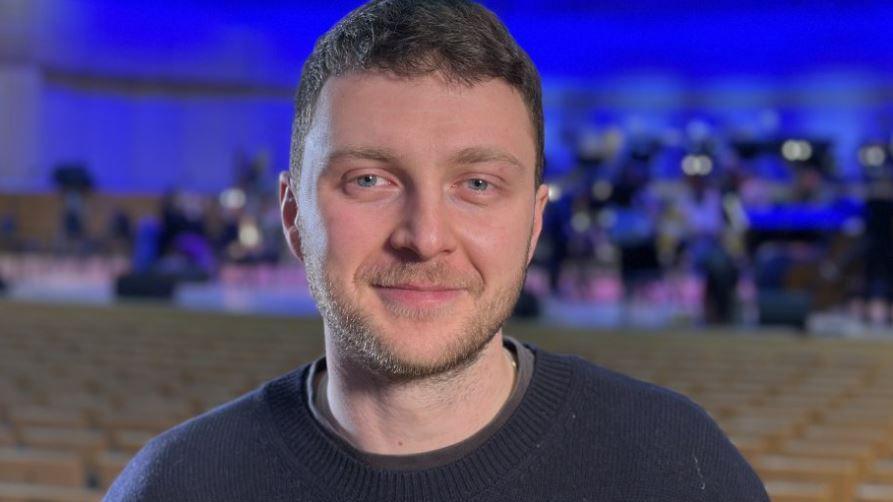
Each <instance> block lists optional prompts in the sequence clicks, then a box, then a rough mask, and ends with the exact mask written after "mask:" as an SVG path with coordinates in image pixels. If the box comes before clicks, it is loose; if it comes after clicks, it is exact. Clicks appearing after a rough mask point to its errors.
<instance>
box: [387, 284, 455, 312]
mask: <svg viewBox="0 0 893 502" xmlns="http://www.w3.org/2000/svg"><path fill="white" fill-rule="evenodd" d="M375 290H376V291H377V292H378V294H379V295H381V296H382V298H383V299H384V300H385V301H387V302H392V303H398V304H402V305H404V306H406V307H410V308H426V307H439V306H441V305H443V304H445V303H448V302H450V301H452V300H454V299H456V298H457V297H458V296H459V295H460V294H462V291H464V289H462V288H455V287H449V286H439V285H434V284H396V285H393V286H379V285H376V286H375Z"/></svg>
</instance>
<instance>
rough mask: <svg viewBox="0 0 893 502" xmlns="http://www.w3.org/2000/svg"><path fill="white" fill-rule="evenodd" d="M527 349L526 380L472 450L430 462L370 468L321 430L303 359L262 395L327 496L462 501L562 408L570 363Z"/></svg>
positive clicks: (505, 467)
mask: <svg viewBox="0 0 893 502" xmlns="http://www.w3.org/2000/svg"><path fill="white" fill-rule="evenodd" d="M531 349H532V350H533V351H534V354H535V362H534V372H533V379H532V380H531V382H530V386H529V387H528V389H527V392H526V394H525V396H524V398H523V400H522V401H521V404H520V405H519V406H518V408H517V409H516V410H515V413H514V414H513V415H512V416H511V418H509V419H508V421H507V422H506V423H505V424H504V425H503V427H502V428H500V429H499V430H498V431H496V432H495V433H494V434H493V436H491V437H490V439H489V440H487V441H486V442H485V443H484V444H483V445H482V446H481V447H480V448H478V449H477V450H476V451H474V452H473V453H471V454H469V455H467V456H465V457H463V458H462V459H460V460H458V461H456V462H453V463H450V464H447V465H444V466H441V467H437V468H435V469H427V470H407V471H391V470H377V469H373V468H372V467H370V466H368V465H367V464H365V463H364V462H363V461H362V460H361V459H360V457H359V456H358V455H357V454H356V450H354V449H353V448H352V447H351V446H350V445H348V444H347V443H345V442H344V441H341V440H339V439H338V438H334V437H332V436H331V435H329V434H328V433H326V432H325V431H324V430H323V428H322V426H320V425H319V424H318V423H317V422H316V421H315V420H314V418H313V416H312V414H311V412H310V409H309V407H308V404H307V398H308V397H307V393H306V392H305V388H306V386H305V385H304V379H305V378H306V377H307V373H308V370H309V365H308V366H304V367H302V368H300V369H298V370H296V371H294V372H292V373H289V374H287V375H285V376H283V377H280V378H278V379H276V380H273V381H272V382H270V383H269V384H267V385H266V386H265V387H264V388H263V390H262V399H263V400H264V402H265V403H266V405H267V407H268V410H269V411H270V417H271V420H272V421H273V422H274V426H275V429H276V432H277V433H278V434H279V436H280V437H281V439H282V441H283V442H284V443H285V445H286V447H287V448H288V450H289V451H290V455H291V456H292V460H293V461H294V462H295V463H296V465H297V466H299V469H300V470H302V471H305V472H306V473H308V474H310V475H311V476H312V478H313V479H314V483H315V484H316V485H317V486H319V487H320V488H322V489H324V490H325V491H326V492H329V493H331V494H332V499H333V500H342V499H351V500H388V501H416V500H435V499H436V500H465V499H468V498H471V497H473V496H474V495H476V494H478V493H480V492H481V491H483V490H485V489H486V488H488V487H491V486H492V485H493V484H494V483H496V482H497V481H499V480H500V479H502V478H503V477H504V476H506V475H507V474H509V473H510V471H511V470H512V469H513V468H515V467H516V466H517V465H518V464H520V463H522V462H523V461H524V460H525V459H526V458H527V457H528V456H529V455H530V453H531V452H532V451H534V450H536V449H537V448H538V447H540V445H541V444H542V442H543V440H544V436H545V435H546V433H547V432H548V429H549V427H550V426H551V425H552V424H554V423H556V421H557V420H556V419H557V417H558V415H559V414H560V413H562V410H564V409H565V408H566V406H565V404H566V403H567V399H566V397H567V393H568V392H569V391H570V387H571V380H572V366H571V365H570V364H569V362H568V360H567V359H563V358H560V357H558V356H555V355H552V354H549V353H547V352H544V351H541V350H538V349H536V348H535V347H531Z"/></svg>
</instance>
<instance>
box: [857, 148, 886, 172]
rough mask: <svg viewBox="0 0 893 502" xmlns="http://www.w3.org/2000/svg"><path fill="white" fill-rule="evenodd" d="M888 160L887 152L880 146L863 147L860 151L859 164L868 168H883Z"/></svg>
mask: <svg viewBox="0 0 893 502" xmlns="http://www.w3.org/2000/svg"><path fill="white" fill-rule="evenodd" d="M886 160H887V152H885V151H884V148H883V147H881V146H880V145H871V146H863V147H862V148H860V149H859V162H861V163H862V165H864V166H868V167H881V166H882V165H884V162H885V161H886Z"/></svg>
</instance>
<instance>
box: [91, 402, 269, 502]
mask: <svg viewBox="0 0 893 502" xmlns="http://www.w3.org/2000/svg"><path fill="white" fill-rule="evenodd" d="M262 405H263V402H262V400H261V399H260V391H259V390H255V391H253V392H251V393H249V394H246V395H244V396H242V397H240V398H238V399H235V400H233V401H231V402H229V403H226V404H224V405H221V406H219V407H217V408H215V409H213V410H210V411H208V412H206V413H204V414H202V415H199V416H197V417H195V418H193V419H190V420H188V421H186V422H184V423H182V424H180V425H177V426H176V427H174V428H172V429H169V430H168V431H166V432H164V433H162V434H161V435H159V436H157V437H155V438H154V439H152V440H151V441H149V442H148V443H147V444H146V445H145V446H144V447H143V448H142V449H141V450H140V451H139V453H137V455H136V456H135V457H134V458H133V459H131V461H130V462H129V463H128V465H127V467H125V469H124V471H123V472H122V473H121V474H120V476H118V479H116V480H115V482H114V484H113V485H112V487H111V489H110V490H109V492H108V494H107V495H106V498H105V500H106V501H119V500H122V501H123V500H127V501H142V500H147V501H148V500H173V499H176V500H189V495H188V494H189V493H190V492H191V491H192V492H194V491H196V490H203V491H204V496H207V494H208V493H207V492H206V491H205V490H207V489H208V487H213V486H214V485H217V484H219V483H222V482H224V481H225V479H222V478H223V476H222V473H225V472H241V473H245V472H250V471H251V463H252V462H253V461H256V459H257V457H258V452H259V451H260V450H261V449H262V448H263V442H264V433H263V430H262V427H263V424H262V423H261V422H262V421H261V420H259V417H260V416H261V415H260V412H261V409H260V407H261V406H262ZM211 490H212V491H213V488H211ZM203 500H207V499H206V498H203Z"/></svg>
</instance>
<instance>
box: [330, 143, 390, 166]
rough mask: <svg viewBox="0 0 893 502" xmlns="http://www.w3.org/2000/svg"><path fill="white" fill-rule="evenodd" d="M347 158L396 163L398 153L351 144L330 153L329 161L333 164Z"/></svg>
mask: <svg viewBox="0 0 893 502" xmlns="http://www.w3.org/2000/svg"><path fill="white" fill-rule="evenodd" d="M345 158H349V159H361V160H373V161H376V162H387V163H395V162H396V161H397V154H395V153H394V152H393V151H391V150H388V149H387V148H374V147H367V146H349V147H345V148H339V149H338V150H335V151H334V152H332V153H330V154H329V157H328V163H329V164H331V163H333V162H335V161H337V160H341V159H345Z"/></svg>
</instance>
